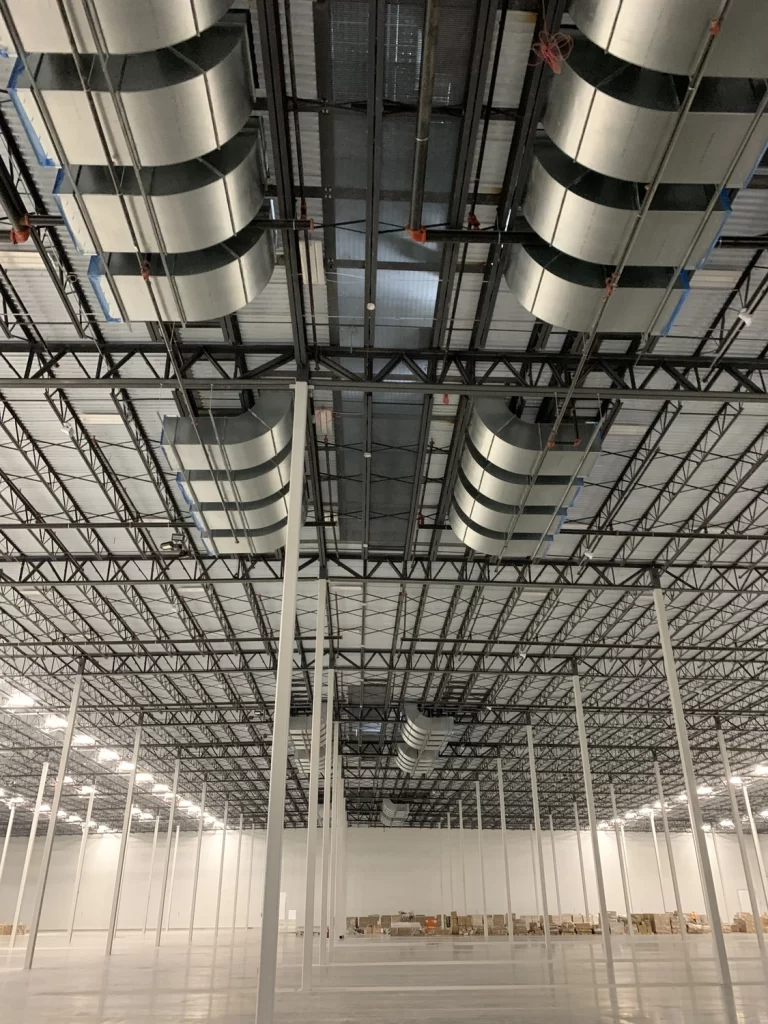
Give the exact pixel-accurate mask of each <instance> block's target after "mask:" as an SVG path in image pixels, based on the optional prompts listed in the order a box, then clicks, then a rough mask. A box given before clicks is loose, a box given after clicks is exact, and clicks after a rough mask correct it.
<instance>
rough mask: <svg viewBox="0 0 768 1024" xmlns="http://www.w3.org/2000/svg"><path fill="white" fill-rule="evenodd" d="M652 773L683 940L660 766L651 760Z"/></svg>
mask: <svg viewBox="0 0 768 1024" xmlns="http://www.w3.org/2000/svg"><path fill="white" fill-rule="evenodd" d="M653 773H654V775H655V777H656V794H657V796H658V798H659V806H660V808H661V823H662V825H663V827H664V842H665V844H666V847H667V860H668V861H669V873H670V875H671V876H672V890H673V892H674V894H675V909H676V910H677V920H678V922H679V924H680V936H681V938H682V939H683V941H685V938H686V936H687V934H688V933H687V931H686V928H685V914H684V913H683V901H682V899H681V898H680V886H679V884H678V881H677V868H676V867H675V855H674V851H673V849H672V836H671V835H670V833H669V816H668V815H667V805H666V803H665V802H664V786H663V785H662V782H661V768H660V767H659V762H658V761H654V762H653Z"/></svg>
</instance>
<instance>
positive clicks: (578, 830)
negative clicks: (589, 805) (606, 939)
mask: <svg viewBox="0 0 768 1024" xmlns="http://www.w3.org/2000/svg"><path fill="white" fill-rule="evenodd" d="M573 820H574V822H575V825H576V847H577V849H578V851H579V871H580V872H581V889H582V892H583V893H584V917H585V918H587V920H589V896H588V895H587V873H586V871H585V870H584V854H583V852H582V849H581V824H580V822H579V805H578V803H577V802H576V801H575V800H574V801H573Z"/></svg>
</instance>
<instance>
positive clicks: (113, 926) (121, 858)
mask: <svg viewBox="0 0 768 1024" xmlns="http://www.w3.org/2000/svg"><path fill="white" fill-rule="evenodd" d="M141 735H142V726H140V725H139V726H137V728H136V734H135V736H134V740H133V753H132V754H131V771H130V774H129V776H128V792H127V793H126V795H125V809H124V811H123V828H122V832H121V833H120V848H119V850H118V854H117V869H116V871H115V884H114V886H113V887H112V906H111V908H110V911H109V925H108V926H107V947H106V950H105V952H106V955H107V956H111V955H112V946H113V944H114V941H115V933H116V932H117V915H118V911H119V909H120V893H121V890H122V887H123V869H124V867H125V854H126V850H127V849H128V836H129V835H130V832H131V817H132V816H131V812H132V810H133V790H134V787H135V785H136V770H137V767H138V763H139V750H140V748H141Z"/></svg>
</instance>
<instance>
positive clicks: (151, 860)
mask: <svg viewBox="0 0 768 1024" xmlns="http://www.w3.org/2000/svg"><path fill="white" fill-rule="evenodd" d="M159 830H160V815H159V814H156V815H155V829H154V834H153V836H152V854H151V856H150V858H149V872H148V874H147V902H146V904H145V905H144V924H143V925H142V928H141V937H142V938H144V936H145V935H146V934H147V925H148V924H149V901H150V900H151V898H152V875H153V874H154V871H155V854H156V853H157V833H158V832H159ZM193 899H194V894H193Z"/></svg>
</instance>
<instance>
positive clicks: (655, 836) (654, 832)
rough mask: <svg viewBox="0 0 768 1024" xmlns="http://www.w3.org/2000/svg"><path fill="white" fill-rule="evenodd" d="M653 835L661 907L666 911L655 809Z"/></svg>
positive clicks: (652, 824)
mask: <svg viewBox="0 0 768 1024" xmlns="http://www.w3.org/2000/svg"><path fill="white" fill-rule="evenodd" d="M650 819H651V835H652V836H653V852H654V854H655V857H656V873H657V875H658V876H659V892H660V893H661V909H662V910H664V911H666V909H667V904H666V902H665V900H664V878H663V876H662V874H661V855H660V854H659V838H658V836H657V835H656V815H655V813H654V812H653V811H651V814H650Z"/></svg>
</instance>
